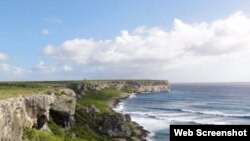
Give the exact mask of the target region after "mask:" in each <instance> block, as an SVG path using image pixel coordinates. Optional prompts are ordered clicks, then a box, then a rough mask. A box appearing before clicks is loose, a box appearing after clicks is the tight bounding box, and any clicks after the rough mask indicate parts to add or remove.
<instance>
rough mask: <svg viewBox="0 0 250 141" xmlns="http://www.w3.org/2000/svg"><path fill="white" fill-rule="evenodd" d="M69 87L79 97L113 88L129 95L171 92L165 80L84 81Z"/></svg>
mask: <svg viewBox="0 0 250 141" xmlns="http://www.w3.org/2000/svg"><path fill="white" fill-rule="evenodd" d="M68 87H70V88H71V89H74V90H75V92H76V94H77V96H79V97H81V96H82V95H84V92H85V91H86V90H90V89H91V90H102V89H106V88H113V89H118V90H123V91H126V92H128V93H143V92H161V91H166V92H168V91H170V85H169V83H168V81H163V80H113V81H111V80H110V81H106V80H100V81H88V80H86V81H84V82H78V83H71V84H70V85H69V86H68Z"/></svg>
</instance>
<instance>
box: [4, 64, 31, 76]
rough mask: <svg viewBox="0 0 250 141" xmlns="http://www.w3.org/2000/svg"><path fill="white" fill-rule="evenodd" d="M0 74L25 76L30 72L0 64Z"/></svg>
mask: <svg viewBox="0 0 250 141" xmlns="http://www.w3.org/2000/svg"><path fill="white" fill-rule="evenodd" d="M0 72H3V73H5V74H9V75H15V76H23V75H25V74H28V73H31V70H27V69H24V68H21V67H17V66H12V65H9V64H7V63H3V64H0Z"/></svg>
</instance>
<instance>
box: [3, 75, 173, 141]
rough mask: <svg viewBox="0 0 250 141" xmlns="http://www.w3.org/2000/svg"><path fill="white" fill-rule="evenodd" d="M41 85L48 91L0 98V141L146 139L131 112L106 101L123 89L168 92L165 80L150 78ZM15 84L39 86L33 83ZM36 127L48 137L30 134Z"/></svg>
mask: <svg viewBox="0 0 250 141" xmlns="http://www.w3.org/2000/svg"><path fill="white" fill-rule="evenodd" d="M45 84H46V85H45ZM9 85H11V84H9V83H7V84H5V85H4V88H8V87H9ZM40 85H41V84H39V86H40ZM44 85H45V86H46V92H45V91H44V90H43V91H41V92H38V94H32V95H26V94H25V95H19V96H15V97H12V98H6V99H2V100H0V131H1V132H0V141H21V140H23V139H24V140H31V141H33V140H35V141H40V140H41V141H42V140H44V139H47V140H50V139H48V137H49V136H56V138H54V139H53V140H58V141H60V140H67V139H70V140H71V139H74V141H78V140H79V141H82V140H85V139H87V140H89V139H92V138H93V139H95V140H108V141H110V140H114V139H117V140H133V139H135V140H144V138H145V137H146V134H143V133H138V130H137V131H134V130H135V129H138V128H139V126H138V125H136V124H135V123H133V122H132V121H131V119H130V116H129V115H121V114H118V113H115V112H114V111H112V110H110V109H109V106H108V104H107V101H108V100H109V99H111V98H117V97H121V96H122V94H124V92H127V93H132V92H136V93H142V92H159V91H169V90H170V86H169V84H168V82H167V81H153V80H133V81H132V80H128V81H125V80H120V81H75V82H60V83H59V82H56V83H54V82H42V86H44ZM51 85H53V86H51ZM15 86H21V87H23V88H24V89H26V87H28V86H32V87H34V88H35V89H37V90H38V91H39V90H40V88H36V85H35V84H29V85H26V84H15ZM0 88H1V87H0ZM47 88H50V89H48V90H47ZM51 88H52V89H51ZM37 90H36V91H37ZM41 90H42V89H41ZM0 94H1V93H0ZM135 125H136V126H135ZM140 128H141V127H140ZM33 129H34V130H33ZM36 131H44V132H46V135H45V136H42V133H40V132H38V133H37V134H36V135H33V134H34V132H36ZM141 131H143V130H141ZM139 132H140V131H139ZM132 136H133V137H132Z"/></svg>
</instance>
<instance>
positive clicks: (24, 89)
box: [0, 81, 67, 99]
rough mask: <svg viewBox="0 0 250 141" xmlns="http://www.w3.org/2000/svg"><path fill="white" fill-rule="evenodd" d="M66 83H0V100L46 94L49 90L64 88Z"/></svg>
mask: <svg viewBox="0 0 250 141" xmlns="http://www.w3.org/2000/svg"><path fill="white" fill-rule="evenodd" d="M66 84H67V83H66V82H60V81H58V82H57V81H55V82H53V81H51V82H0V99H4V98H8V97H14V96H18V95H31V94H41V93H44V94H45V93H47V92H48V91H49V90H51V89H55V88H62V87H66Z"/></svg>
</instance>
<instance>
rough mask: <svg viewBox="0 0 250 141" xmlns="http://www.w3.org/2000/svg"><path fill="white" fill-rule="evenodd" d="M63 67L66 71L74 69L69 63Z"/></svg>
mask: <svg viewBox="0 0 250 141" xmlns="http://www.w3.org/2000/svg"><path fill="white" fill-rule="evenodd" d="M63 69H64V71H66V72H70V71H73V68H72V67H71V66H69V65H64V66H63Z"/></svg>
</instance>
